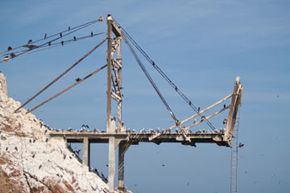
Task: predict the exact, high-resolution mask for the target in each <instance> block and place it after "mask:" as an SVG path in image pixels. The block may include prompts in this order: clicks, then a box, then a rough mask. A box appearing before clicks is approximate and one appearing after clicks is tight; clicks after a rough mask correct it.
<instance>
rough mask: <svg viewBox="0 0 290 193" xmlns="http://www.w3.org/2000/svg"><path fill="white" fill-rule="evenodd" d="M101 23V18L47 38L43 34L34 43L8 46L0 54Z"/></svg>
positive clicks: (30, 41)
mask: <svg viewBox="0 0 290 193" xmlns="http://www.w3.org/2000/svg"><path fill="white" fill-rule="evenodd" d="M101 21H102V18H99V19H97V20H92V21H89V22H86V23H84V24H81V25H78V26H75V27H68V28H67V29H66V30H63V31H60V32H57V33H55V34H52V35H49V36H47V34H45V35H44V37H43V38H40V39H37V40H34V41H32V40H29V41H28V43H27V44H23V45H20V46H17V47H15V48H12V47H10V46H9V47H8V49H7V50H6V51H4V52H2V54H5V53H8V52H11V51H13V50H17V49H19V48H23V47H25V46H27V45H28V44H35V43H38V42H41V41H43V40H48V39H50V38H53V37H56V36H59V37H60V36H62V37H65V36H67V35H69V34H71V33H73V32H76V31H79V30H81V29H83V28H86V27H89V26H91V25H93V24H95V23H96V22H101ZM66 32H70V33H67V34H65V33H66ZM60 34H61V35H60Z"/></svg>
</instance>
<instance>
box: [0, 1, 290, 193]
mask: <svg viewBox="0 0 290 193" xmlns="http://www.w3.org/2000/svg"><path fill="white" fill-rule="evenodd" d="M289 8H290V1H287V0H251V1H249V0H243V1H240V0H220V1H213V0H202V1H201V0H192V1H189V0H179V1H177V0H171V1H164V0H160V1H152V0H148V1H133V0H130V1H127V0H124V1H113V0H106V1H102V0H100V1H96V0H94V1H93V0H87V1H68V0H62V1H57V0H51V1H39V0H26V1H20V0H13V1H5V0H1V1H0V14H1V16H0V26H1V27H0V34H1V36H0V50H2V51H5V50H6V49H7V47H8V46H12V47H15V46H18V45H22V44H24V43H26V42H27V41H28V40H29V39H38V38H42V37H43V35H44V34H45V33H47V34H53V33H56V32H59V31H62V30H64V29H67V27H68V26H76V25H79V24H82V23H85V22H87V21H91V20H94V19H96V18H98V17H99V16H106V15H107V14H108V13H110V14H112V15H113V17H114V18H115V19H116V20H117V21H118V22H119V23H120V24H121V25H122V26H123V27H124V28H125V29H126V31H128V32H129V33H130V34H131V35H132V36H133V38H134V39H135V40H136V41H137V42H138V43H139V44H140V45H141V46H142V48H143V49H144V50H146V52H148V54H149V55H150V56H151V57H152V58H153V59H154V61H155V62H156V63H157V64H158V65H159V66H160V67H161V68H162V69H163V70H164V71H165V72H166V74H167V75H168V76H169V77H171V78H172V80H173V81H174V82H175V83H176V84H177V85H178V86H179V88H180V89H182V90H183V91H184V92H185V93H186V94H187V96H188V97H189V98H190V99H191V100H192V101H193V103H194V104H195V105H196V106H201V107H205V106H207V105H210V104H212V103H213V102H215V101H217V100H218V99H220V98H222V97H223V96H226V95H227V94H229V93H231V91H232V88H233V85H234V80H235V77H236V76H240V78H241V82H242V84H243V85H244V93H243V98H242V106H241V109H240V114H239V117H240V121H239V140H240V141H241V142H242V143H244V144H245V146H244V147H243V148H241V149H239V167H238V192H241V193H252V192H264V193H273V192H289V191H290V167H289V163H290V127H289V125H290V119H289V114H290V108H289V107H290V76H289V74H290V64H289V62H290V54H289V52H290V35H289V34H290V12H289ZM91 31H95V32H105V31H106V26H105V24H104V23H103V24H102V23H100V24H96V25H94V26H92V27H90V28H89V29H86V30H84V31H83V32H80V35H88V34H89V33H90V32H91ZM104 37H105V34H104V35H103V36H102V35H100V36H97V37H95V38H93V39H89V40H84V41H79V43H75V44H73V43H72V44H69V45H65V46H63V47H58V48H54V49H48V50H46V51H42V52H38V53H34V54H27V55H23V56H21V57H18V58H15V59H14V60H11V61H10V62H8V63H0V71H2V72H3V73H4V74H5V75H6V76H7V81H8V86H9V94H10V96H11V97H13V98H14V99H16V100H19V101H20V102H24V101H25V100H26V99H28V98H29V97H30V96H32V94H34V93H35V92H36V91H38V90H39V89H40V88H42V87H43V86H44V85H45V84H46V83H47V82H49V81H50V80H51V79H52V78H54V77H55V76H56V75H58V74H59V73H60V72H61V71H63V70H64V69H66V68H67V67H68V66H69V65H71V64H72V63H73V62H75V61H76V60H77V59H79V58H80V57H81V56H82V55H84V54H85V53H86V52H87V51H88V50H90V49H91V48H92V47H93V46H94V45H96V44H97V43H98V42H100V41H101V40H102V38H104ZM105 49H106V46H105V45H103V46H102V48H101V49H99V50H97V51H96V53H94V54H92V56H90V57H89V58H88V59H86V60H85V61H84V63H83V64H81V65H80V66H78V67H77V68H76V70H74V71H73V72H72V73H70V74H69V75H68V76H66V77H65V78H64V80H62V81H61V82H60V83H59V84H58V85H56V86H54V87H52V88H51V89H50V90H49V91H48V92H47V93H45V94H43V95H42V96H41V97H40V98H39V99H37V101H34V102H33V104H30V105H28V107H32V106H33V105H35V104H37V103H38V102H40V101H42V100H43V99H45V98H47V97H48V96H49V95H51V94H53V93H55V92H56V91H58V90H60V89H62V88H64V86H66V85H67V84H69V83H71V82H72V80H74V79H75V78H76V77H78V76H83V75H85V74H87V73H89V72H91V71H92V70H93V69H95V67H96V66H101V65H103V64H105V60H106V59H105ZM122 49H123V51H122V52H123V67H124V71H123V77H124V122H125V125H126V126H127V127H129V128H132V129H136V130H140V129H141V128H158V127H159V128H163V127H166V126H169V125H171V124H172V120H171V118H170V116H169V115H168V112H167V111H166V110H165V108H164V106H163V105H162V103H161V102H160V99H159V98H158V97H157V96H156V93H154V91H153V89H152V88H151V87H150V85H149V83H148V82H147V80H146V79H145V77H144V75H143V74H142V73H141V71H140V70H139V69H138V66H137V64H136V62H135V61H134V58H133V57H132V55H130V53H129V50H128V48H127V47H126V46H125V45H123V46H122ZM146 65H148V64H146ZM147 67H148V69H150V67H149V66H147ZM150 72H151V73H152V74H153V77H154V79H155V80H156V82H157V83H158V85H159V86H160V89H161V90H162V93H163V94H164V96H165V97H166V99H167V100H168V102H169V103H170V104H171V105H172V108H173V109H174V110H175V112H176V114H177V115H178V117H180V118H184V117H186V116H189V115H191V114H192V111H191V110H190V109H189V108H188V106H186V105H185V104H184V103H182V101H181V100H180V98H179V97H178V96H177V95H176V94H175V93H174V92H173V91H172V90H170V87H169V86H168V85H166V83H165V82H164V81H163V80H162V79H161V78H160V77H158V76H157V74H156V73H154V72H153V71H150ZM105 86H106V79H105V73H100V74H98V75H97V76H96V77H94V78H92V79H90V80H88V81H86V82H84V83H83V84H82V86H79V87H77V88H75V89H73V90H71V91H70V92H69V93H66V94H65V95H63V96H61V97H59V98H57V99H56V100H54V101H52V102H50V103H48V104H47V105H46V106H44V107H42V108H40V109H39V110H37V111H35V114H36V115H37V116H38V117H39V118H40V119H42V120H43V121H44V122H46V123H47V124H48V125H50V126H51V127H53V128H62V129H66V128H69V127H72V128H79V127H80V126H81V125H82V124H84V123H85V124H88V125H90V127H98V128H104V127H105ZM223 116H226V115H223ZM91 151H92V152H93V155H92V158H91V162H92V166H93V167H97V168H99V169H100V170H102V171H103V172H104V173H105V174H106V169H107V168H106V166H105V165H106V162H107V152H106V151H107V146H106V145H92V150H91ZM230 152H231V149H230V148H227V147H219V146H217V145H215V144H197V147H196V148H195V147H187V146H182V145H180V144H161V145H159V146H157V145H155V144H140V145H138V146H132V147H130V149H129V150H128V152H127V153H126V162H125V176H126V178H125V181H126V182H125V183H126V185H127V187H128V188H129V189H131V190H132V191H133V192H136V193H148V192H150V193H160V192H168V193H175V192H181V193H192V192H199V193H224V192H229V188H230ZM163 165H164V166H163Z"/></svg>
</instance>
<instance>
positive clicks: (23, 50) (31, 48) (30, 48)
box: [0, 19, 104, 63]
mask: <svg viewBox="0 0 290 193" xmlns="http://www.w3.org/2000/svg"><path fill="white" fill-rule="evenodd" d="M99 21H102V20H101V19H98V20H93V21H90V22H87V23H85V24H82V25H79V26H76V27H72V28H70V27H69V28H68V29H67V30H64V31H61V32H58V33H56V34H53V35H50V36H47V34H45V36H44V38H41V39H38V40H36V41H32V40H29V41H28V42H27V43H26V44H24V45H21V46H18V47H16V48H12V47H11V46H9V47H8V49H7V51H5V52H3V53H2V56H4V57H3V59H2V61H0V63H2V62H8V61H9V60H10V59H13V58H16V57H19V56H21V55H24V54H27V53H31V52H35V50H37V51H38V50H39V49H42V50H43V48H46V47H51V48H52V47H55V46H53V45H55V44H56V43H54V42H56V41H57V40H59V39H63V38H64V37H66V36H68V35H70V34H73V33H75V32H77V31H79V30H81V29H84V28H86V27H89V26H90V25H92V24H94V23H96V22H99ZM103 33H104V32H101V33H95V34H94V33H93V32H91V33H90V35H88V36H83V37H79V38H76V36H74V37H73V41H78V40H82V39H86V38H89V37H91V38H92V37H94V36H96V35H100V34H103ZM51 38H54V39H51ZM44 40H45V41H46V42H43V41H44ZM71 41H72V40H71ZM38 42H43V43H41V44H40V45H37V44H36V43H38ZM69 42H70V41H69ZM58 43H59V44H61V45H64V43H65V41H61V42H58ZM58 43H57V44H58Z"/></svg>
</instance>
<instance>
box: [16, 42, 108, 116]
mask: <svg viewBox="0 0 290 193" xmlns="http://www.w3.org/2000/svg"><path fill="white" fill-rule="evenodd" d="M106 40H107V38H105V39H104V40H103V41H101V42H100V43H99V44H97V45H96V46H95V47H94V48H93V49H91V50H90V51H89V52H87V53H86V54H85V55H84V56H83V57H81V58H80V59H79V60H78V61H76V62H75V63H74V64H73V65H72V66H70V67H69V68H68V69H66V70H65V71H64V72H63V73H61V74H60V75H59V76H57V77H56V78H55V79H53V80H52V81H51V82H49V83H48V84H47V85H46V86H45V87H43V88H42V89H41V90H40V91H38V92H37V93H36V94H35V95H33V96H32V97H31V98H29V99H28V100H27V101H26V102H24V103H23V104H22V105H21V106H20V107H19V108H17V109H16V110H15V113H16V112H18V111H19V109H21V108H22V107H24V106H25V105H27V104H28V103H30V102H31V101H32V100H33V99H35V98H36V97H37V96H39V95H40V94H41V93H42V92H44V91H45V90H46V89H48V88H49V87H50V86H51V85H53V84H54V83H56V82H57V81H58V80H59V79H60V78H62V77H63V76H64V75H65V74H67V73H68V72H69V71H71V70H72V69H73V68H74V67H76V66H77V65H78V64H79V63H80V62H81V61H83V60H84V59H85V58H86V57H88V56H89V55H90V54H91V53H92V52H93V51H95V50H96V49H97V48H98V47H100V46H101V45H102V44H103V43H104V42H105V41H106Z"/></svg>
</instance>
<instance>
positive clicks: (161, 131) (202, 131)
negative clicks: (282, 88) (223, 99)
mask: <svg viewBox="0 0 290 193" xmlns="http://www.w3.org/2000/svg"><path fill="white" fill-rule="evenodd" d="M49 130H52V131H55V132H67V131H68V132H92V133H106V131H105V130H99V129H97V128H93V129H91V128H90V127H89V126H88V125H86V124H83V125H82V126H81V127H80V129H73V128H68V129H66V130H61V129H49ZM224 131H225V130H224V128H221V129H214V130H209V129H208V130H206V129H199V130H196V131H192V130H190V129H186V130H184V129H175V130H171V129H145V128H143V129H141V130H139V131H136V130H135V129H129V128H126V130H125V132H126V133H127V134H222V133H224Z"/></svg>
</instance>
